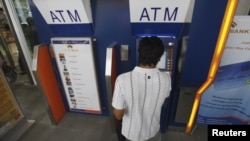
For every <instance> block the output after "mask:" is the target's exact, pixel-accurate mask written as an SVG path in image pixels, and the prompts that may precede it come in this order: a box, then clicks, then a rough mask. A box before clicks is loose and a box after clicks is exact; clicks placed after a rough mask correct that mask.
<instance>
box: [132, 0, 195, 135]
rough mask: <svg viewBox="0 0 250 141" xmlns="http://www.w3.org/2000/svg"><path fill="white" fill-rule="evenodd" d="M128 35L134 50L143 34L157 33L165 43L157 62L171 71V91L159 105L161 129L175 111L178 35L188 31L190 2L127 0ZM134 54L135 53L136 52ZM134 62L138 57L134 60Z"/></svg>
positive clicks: (190, 15) (178, 50)
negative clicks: (160, 106) (160, 107)
mask: <svg viewBox="0 0 250 141" xmlns="http://www.w3.org/2000/svg"><path fill="white" fill-rule="evenodd" d="M129 6H130V22H131V30H132V34H133V35H134V36H135V40H136V41H135V43H136V47H135V51H136V52H137V49H138V43H139V41H140V39H141V38H142V37H144V36H157V37H159V38H161V39H162V41H163V43H164V45H165V52H164V54H163V56H162V58H161V60H160V62H159V63H158V64H157V67H158V68H159V69H160V70H161V71H166V72H169V73H171V78H172V91H171V93H170V96H169V98H167V99H166V101H165V103H164V104H163V106H162V114H161V121H160V122H161V131H162V132H164V131H165V130H166V127H167V126H168V125H169V124H170V122H171V121H170V120H172V119H170V118H171V116H174V114H175V106H176V103H177V99H178V94H175V83H177V81H178V79H177V77H178V76H177V75H178V70H179V69H178V60H179V55H180V52H181V45H182V38H183V37H184V36H186V35H187V34H188V32H187V31H188V29H189V25H190V22H191V18H192V11H193V6H194V1H193V0H189V1H187V2H185V4H182V3H181V2H180V3H179V2H177V1H160V0H159V1H154V3H152V2H150V1H148V2H147V1H143V0H138V1H133V0H130V1H129ZM136 55H137V56H138V54H136ZM137 62H138V60H137Z"/></svg>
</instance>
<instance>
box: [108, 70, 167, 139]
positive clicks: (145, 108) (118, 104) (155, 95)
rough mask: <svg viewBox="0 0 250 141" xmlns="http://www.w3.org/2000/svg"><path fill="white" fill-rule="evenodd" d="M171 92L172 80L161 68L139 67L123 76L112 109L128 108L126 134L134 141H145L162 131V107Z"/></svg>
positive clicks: (114, 95) (124, 133) (123, 125)
mask: <svg viewBox="0 0 250 141" xmlns="http://www.w3.org/2000/svg"><path fill="white" fill-rule="evenodd" d="M170 90H171V77H170V75H169V73H167V72H161V71H159V70H158V69H157V68H152V69H146V68H141V67H135V68H134V70H133V71H131V72H127V73H123V74H121V75H119V76H118V77H117V79H116V82H115V89H114V94H113V100H112V106H113V107H114V108H115V109H125V114H124V116H123V119H122V134H123V135H124V136H125V137H126V138H127V139H129V140H132V141H144V140H147V139H149V138H151V137H153V136H155V135H156V133H157V132H158V131H159V130H160V115H161V107H162V104H163V103H164V101H165V99H166V98H167V97H168V96H169V94H170Z"/></svg>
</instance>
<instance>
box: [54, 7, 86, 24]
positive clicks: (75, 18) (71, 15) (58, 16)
mask: <svg viewBox="0 0 250 141" xmlns="http://www.w3.org/2000/svg"><path fill="white" fill-rule="evenodd" d="M50 15H51V18H52V21H53V23H55V22H60V23H61V22H69V21H66V20H65V19H70V22H81V19H80V16H79V14H78V12H77V10H75V11H74V12H70V11H69V10H66V12H65V11H64V10H55V11H50ZM66 17H68V18H66Z"/></svg>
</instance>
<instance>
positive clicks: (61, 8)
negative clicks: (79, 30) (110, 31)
mask: <svg viewBox="0 0 250 141" xmlns="http://www.w3.org/2000/svg"><path fill="white" fill-rule="evenodd" d="M33 2H34V3H35V5H36V6H37V8H38V9H39V11H40V13H41V14H42V16H43V18H44V19H45V20H46V22H47V23H48V24H82V23H92V14H91V13H92V12H91V5H90V0H74V1H69V0H33Z"/></svg>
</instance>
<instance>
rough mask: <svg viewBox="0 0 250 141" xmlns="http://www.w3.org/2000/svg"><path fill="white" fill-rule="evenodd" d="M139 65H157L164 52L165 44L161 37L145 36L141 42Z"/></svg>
mask: <svg viewBox="0 0 250 141" xmlns="http://www.w3.org/2000/svg"><path fill="white" fill-rule="evenodd" d="M138 52H139V65H154V66H156V65H157V63H158V61H159V60H160V58H161V56H162V54H163V52H164V44H163V42H162V40H161V39H160V38H159V37H156V36H151V37H143V38H142V39H141V40H140V42H139V49H138Z"/></svg>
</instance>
